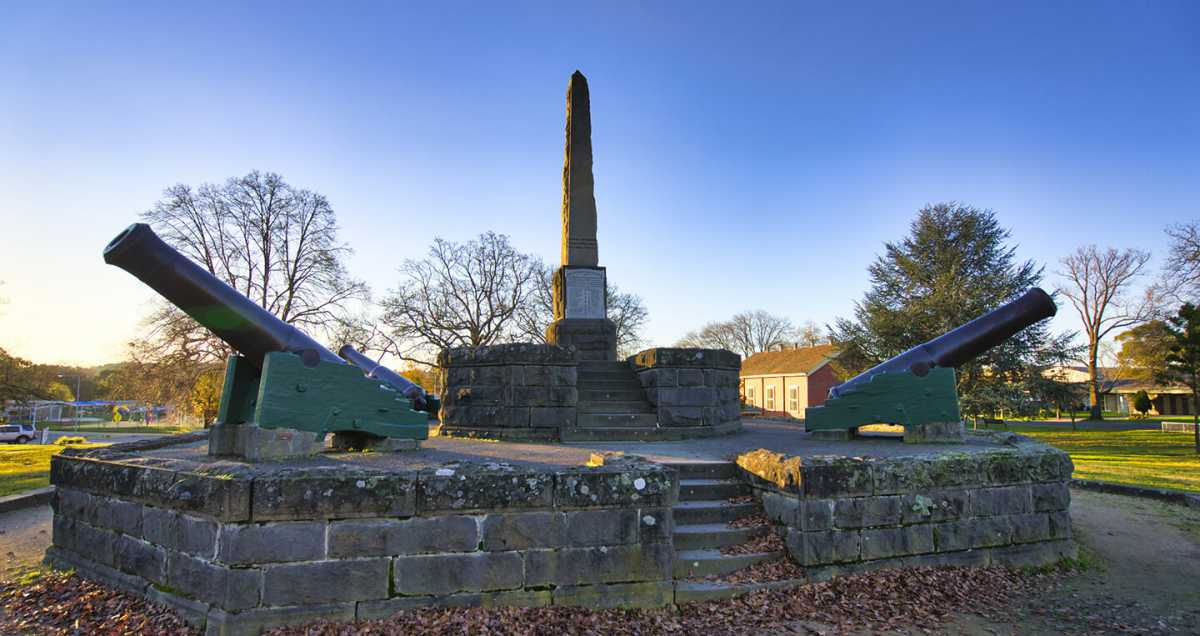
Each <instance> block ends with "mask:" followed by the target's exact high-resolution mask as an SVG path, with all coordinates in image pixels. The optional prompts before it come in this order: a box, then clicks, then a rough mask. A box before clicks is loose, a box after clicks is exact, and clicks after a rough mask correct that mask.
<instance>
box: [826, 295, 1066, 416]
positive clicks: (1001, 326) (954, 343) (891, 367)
mask: <svg viewBox="0 0 1200 636" xmlns="http://www.w3.org/2000/svg"><path fill="white" fill-rule="evenodd" d="M1057 312H1058V307H1057V306H1056V305H1055V304H1054V299H1053V298H1051V297H1050V294H1047V293H1046V292H1044V291H1042V289H1041V288H1039V287H1034V288H1033V289H1030V290H1029V291H1027V292H1025V293H1024V294H1022V295H1021V297H1020V298H1018V299H1016V300H1014V301H1012V302H1010V303H1008V304H1005V305H1003V306H1001V307H997V308H996V309H993V310H992V311H989V312H988V313H986V314H984V315H982V316H980V317H978V318H976V319H974V320H972V321H971V322H968V323H967V324H965V325H962V326H960V327H956V328H955V329H953V330H951V331H948V332H946V333H944V334H942V335H940V336H938V337H936V338H934V339H933V340H930V341H929V342H926V343H924V344H919V345H917V346H915V347H913V348H912V349H909V350H908V351H905V352H904V353H902V354H900V355H898V356H896V357H894V358H892V359H890V360H887V361H885V362H882V363H880V364H878V365H876V366H874V367H871V368H870V369H867V370H866V371H863V372H862V373H860V374H858V375H856V376H854V377H853V378H850V379H849V380H846V381H845V382H843V383H841V384H839V385H837V386H835V387H833V388H831V389H829V397H831V398H834V397H837V396H839V395H843V394H846V393H849V392H852V391H853V390H854V389H855V387H858V386H861V385H862V384H864V383H866V382H869V381H870V380H871V378H873V377H875V376H877V375H879V374H881V373H897V372H903V371H911V372H913V373H915V374H917V375H920V376H923V375H925V374H926V373H928V372H929V369H930V368H932V367H957V366H959V365H960V364H962V363H964V362H966V361H968V360H970V359H972V358H974V357H976V356H978V355H979V354H981V353H983V352H985V351H987V350H988V349H991V348H992V347H994V346H996V345H998V344H1000V343H1001V342H1004V341H1005V340H1008V339H1009V338H1010V337H1012V336H1013V334H1016V333H1017V332H1019V331H1021V330H1022V329H1024V328H1026V327H1028V326H1030V325H1032V324H1033V323H1035V322H1037V321H1039V320H1042V319H1044V318H1049V317H1050V316H1053V315H1054V314H1055V313H1057Z"/></svg>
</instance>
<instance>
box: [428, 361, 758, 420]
mask: <svg viewBox="0 0 1200 636" xmlns="http://www.w3.org/2000/svg"><path fill="white" fill-rule="evenodd" d="M438 363H439V366H440V367H441V368H442V369H443V374H444V375H443V378H442V385H443V386H445V387H446V390H445V394H444V395H445V398H444V402H443V406H442V411H441V421H442V429H441V432H442V433H443V434H445V435H449V436H455V437H475V438H484V439H496V440H505V441H564V442H606V441H629V440H638V441H660V440H685V439H696V438H703V437H712V436H717V435H725V434H728V433H732V432H736V431H737V430H739V429H740V428H741V421H740V417H739V415H740V413H739V402H738V390H737V386H738V369H740V368H741V359H740V358H739V357H738V356H737V355H735V354H733V353H730V352H728V351H725V350H721V349H679V348H656V349H647V350H645V351H642V352H640V353H638V354H636V355H634V356H630V357H629V358H628V359H626V360H597V359H589V358H587V357H584V356H582V354H581V352H580V351H578V350H577V349H576V348H575V347H574V346H566V347H564V346H557V345H544V344H529V343H517V344H503V345H492V346H486V347H465V348H453V349H446V350H444V351H442V352H441V354H440V356H439V358H438Z"/></svg>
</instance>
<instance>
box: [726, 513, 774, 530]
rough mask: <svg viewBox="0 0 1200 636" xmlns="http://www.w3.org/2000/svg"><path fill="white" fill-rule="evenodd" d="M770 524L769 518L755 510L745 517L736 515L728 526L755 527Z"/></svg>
mask: <svg viewBox="0 0 1200 636" xmlns="http://www.w3.org/2000/svg"><path fill="white" fill-rule="evenodd" d="M768 525H771V520H770V519H768V518H767V515H765V514H763V513H762V512H756V513H754V514H752V515H746V516H745V517H738V518H737V519H734V520H733V521H730V522H729V527H730V528H757V527H759V526H768Z"/></svg>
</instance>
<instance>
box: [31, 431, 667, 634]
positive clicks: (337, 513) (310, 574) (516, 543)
mask: <svg viewBox="0 0 1200 636" xmlns="http://www.w3.org/2000/svg"><path fill="white" fill-rule="evenodd" d="M52 481H53V482H54V484H55V485H57V487H58V494H57V497H56V501H55V503H54V509H55V515H54V534H53V546H52V547H51V548H50V550H49V551H48V552H47V559H48V561H50V562H51V563H53V564H55V565H59V566H65V567H72V568H75V569H77V570H78V571H80V572H81V573H83V574H85V575H88V576H92V577H95V578H99V579H101V580H104V581H106V582H108V583H110V584H114V585H116V586H118V587H121V588H124V589H127V590H131V591H134V592H137V593H140V594H143V595H145V596H147V597H149V598H151V599H153V600H157V601H161V602H165V603H168V604H170V605H173V606H175V607H176V608H178V609H180V610H181V611H182V612H183V613H184V614H185V615H186V616H188V617H189V618H190V619H192V620H193V621H195V622H198V623H204V624H206V625H207V631H208V633H209V634H241V633H250V634H257V633H258V632H259V631H260V629H262V628H263V627H264V626H267V625H279V624H285V623H295V622H302V621H306V620H312V619H315V618H329V619H334V620H351V619H354V618H378V617H385V616H390V615H391V614H393V613H395V612H397V611H399V610H402V609H406V608H411V607H417V606H425V605H442V606H444V605H504V604H516V605H526V606H531V605H532V606H536V605H550V604H555V605H586V606H589V607H607V606H616V605H621V606H658V605H666V604H669V603H671V602H672V599H673V588H672V582H671V564H672V559H673V558H674V557H673V551H672V545H671V533H672V528H673V520H672V514H671V506H672V505H673V504H674V502H675V499H676V497H677V492H678V481H677V479H676V478H675V477H674V472H673V471H671V470H669V469H667V468H664V467H662V466H658V465H656V464H651V463H648V462H644V461H641V460H638V459H636V458H622V459H618V460H615V461H610V462H609V464H608V465H606V466H603V467H599V468H587V467H578V468H570V469H559V470H555V469H550V468H546V469H540V470H538V469H533V468H528V467H521V468H518V467H513V466H510V465H505V464H498V463H484V464H459V465H448V466H442V467H438V468H429V469H425V470H420V471H400V472H394V471H380V470H371V469H367V468H360V467H352V466H351V467H348V466H345V465H333V466H323V467H319V468H303V469H301V468H285V467H275V468H263V467H252V466H247V465H244V464H241V465H239V464H234V463H231V462H230V463H211V462H210V463H208V464H197V463H196V462H190V461H184V460H173V459H162V458H153V459H152V458H146V457H140V458H139V457H136V456H133V455H132V454H128V453H118V452H114V453H108V454H105V453H103V452H91V453H86V454H85V453H79V452H72V451H68V452H67V453H66V454H65V455H64V456H60V457H55V458H54V459H53V461H52Z"/></svg>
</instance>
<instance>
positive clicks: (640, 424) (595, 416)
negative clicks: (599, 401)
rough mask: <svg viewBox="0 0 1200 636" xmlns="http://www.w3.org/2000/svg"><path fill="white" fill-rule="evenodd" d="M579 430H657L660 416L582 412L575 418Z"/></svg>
mask: <svg viewBox="0 0 1200 636" xmlns="http://www.w3.org/2000/svg"><path fill="white" fill-rule="evenodd" d="M575 426H576V427H577V428H657V427H658V415H656V414H654V413H613V412H611V411H609V412H607V413H588V412H581V413H579V414H578V415H577V416H576V418H575Z"/></svg>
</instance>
